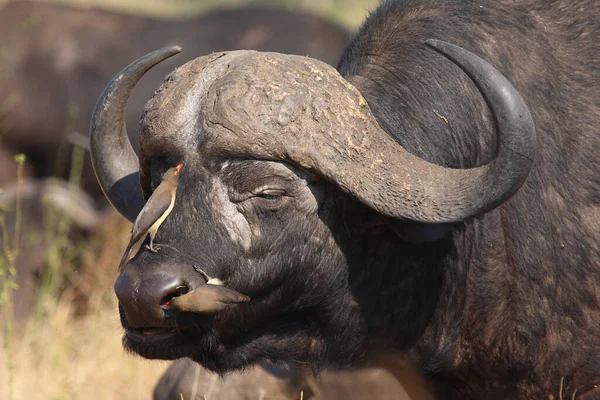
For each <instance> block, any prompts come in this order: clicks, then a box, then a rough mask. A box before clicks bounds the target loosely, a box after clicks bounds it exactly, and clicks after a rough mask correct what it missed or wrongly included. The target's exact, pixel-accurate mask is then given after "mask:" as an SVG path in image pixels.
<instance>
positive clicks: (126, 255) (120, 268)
mask: <svg viewBox="0 0 600 400" xmlns="http://www.w3.org/2000/svg"><path fill="white" fill-rule="evenodd" d="M131 248H132V246H127V249H126V250H125V253H124V254H123V257H121V262H120V263H119V272H123V267H124V266H125V263H126V262H127V261H129V256H130V255H131Z"/></svg>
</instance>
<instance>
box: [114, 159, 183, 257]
mask: <svg viewBox="0 0 600 400" xmlns="http://www.w3.org/2000/svg"><path fill="white" fill-rule="evenodd" d="M182 167H183V164H179V165H178V166H176V167H173V168H169V169H168V170H167V172H165V174H164V175H163V178H162V182H161V183H160V185H158V187H157V188H156V190H155V191H154V192H153V193H152V195H151V196H150V198H149V199H148V201H147V202H146V204H145V205H144V208H142V211H140V213H139V214H138V216H137V218H136V219H135V222H134V223H133V226H132V227H131V237H130V240H129V244H128V245H127V248H126V249H125V254H123V258H121V263H120V264H119V268H122V267H123V265H124V264H125V263H126V262H127V261H129V258H130V255H131V251H132V249H133V248H134V247H136V245H137V244H139V243H141V242H143V241H144V239H145V238H146V235H150V244H149V246H148V248H149V249H150V251H153V252H156V251H157V250H156V249H155V248H154V236H156V232H157V231H158V228H159V227H160V225H161V224H162V223H163V222H164V221H165V219H166V218H167V217H168V216H169V214H170V213H171V210H173V206H174V205H175V196H176V193H177V182H178V179H179V172H180V171H181V168H182Z"/></svg>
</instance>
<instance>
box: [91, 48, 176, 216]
mask: <svg viewBox="0 0 600 400" xmlns="http://www.w3.org/2000/svg"><path fill="white" fill-rule="evenodd" d="M180 51H181V48H180V47H179V46H172V47H167V48H164V49H161V50H157V51H154V52H152V53H150V54H147V55H145V56H144V57H141V58H140V59H138V60H136V61H134V62H133V63H131V64H130V65H128V66H127V67H125V69H123V70H122V71H121V72H120V73H119V74H118V75H117V76H116V77H115V78H114V79H113V80H112V81H111V82H110V83H109V84H108V86H107V87H106V89H104V92H102V94H101V95H100V98H99V99H98V102H97V103H96V107H95V109H94V113H93V115H92V120H91V124H90V149H91V159H92V165H93V167H94V172H95V173H96V178H97V179H98V182H99V183H100V186H101V187H102V191H103V192H104V194H105V196H106V197H107V198H108V200H109V201H110V203H111V204H112V205H113V207H114V208H115V209H116V210H117V211H119V213H121V215H123V216H124V217H125V218H127V219H128V220H129V221H131V222H133V221H135V218H136V216H137V215H138V213H139V212H140V210H141V209H142V208H143V207H144V198H143V196H142V191H141V189H140V184H139V161H138V157H137V155H136V154H135V151H134V150H133V147H132V146H131V143H130V142H129V137H128V136H127V128H126V126H125V108H126V106H127V100H128V99H129V95H130V94H131V91H132V89H133V87H134V86H135V84H136V83H137V82H138V81H139V80H140V78H141V77H142V76H143V75H144V74H145V73H146V72H147V71H148V70H149V69H150V68H152V67H153V66H155V65H156V64H158V63H159V62H161V61H163V60H165V59H167V58H169V57H171V56H173V55H175V54H177V53H179V52H180Z"/></svg>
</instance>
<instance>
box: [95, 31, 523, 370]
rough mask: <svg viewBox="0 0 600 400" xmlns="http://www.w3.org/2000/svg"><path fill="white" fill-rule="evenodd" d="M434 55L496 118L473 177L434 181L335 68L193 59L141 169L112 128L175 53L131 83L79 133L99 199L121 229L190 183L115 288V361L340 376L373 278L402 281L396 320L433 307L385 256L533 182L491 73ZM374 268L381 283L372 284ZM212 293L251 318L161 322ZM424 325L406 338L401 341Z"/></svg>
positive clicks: (169, 92)
mask: <svg viewBox="0 0 600 400" xmlns="http://www.w3.org/2000/svg"><path fill="white" fill-rule="evenodd" d="M429 45H430V46H431V47H433V48H434V49H436V50H438V51H440V52H441V53H443V54H445V55H446V56H447V57H449V58H450V59H451V60H453V61H454V62H455V63H456V64H457V65H459V66H460V67H461V68H462V69H463V70H464V71H465V73H466V74H468V75H469V76H470V77H471V79H472V80H473V81H474V82H475V83H476V84H477V86H478V88H479V90H480V91H481V93H482V95H483V96H484V97H485V99H486V100H487V102H488V104H489V107H490V109H491V110H492V113H493V115H494V117H495V120H496V128H497V137H498V143H499V150H498V153H497V155H496V157H495V158H494V159H493V160H492V161H491V162H490V163H488V164H487V165H485V166H482V167H478V168H473V169H464V170H463V169H452V168H446V167H443V166H439V165H434V164H430V163H428V162H426V161H424V160H422V159H420V158H418V157H416V156H414V155H412V154H410V153H408V152H407V151H406V150H404V149H403V148H402V146H400V145H399V144H398V143H397V142H396V141H395V140H393V139H392V138H391V137H390V135H388V134H387V133H386V132H385V131H384V130H383V129H382V128H380V126H379V125H378V123H377V120H376V119H375V117H374V116H373V115H372V113H371V111H370V109H369V105H368V104H367V102H366V101H365V100H364V98H363V97H362V96H361V93H360V92H359V91H358V90H357V89H356V88H354V87H353V86H352V85H351V84H350V83H348V82H347V81H346V80H344V78H343V77H342V76H340V75H339V74H338V72H337V71H336V70H335V69H334V68H332V67H330V66H328V65H326V64H324V63H322V62H319V61H316V60H313V59H310V58H307V57H300V56H292V55H282V54H276V53H259V52H253V51H236V52H227V53H218V54H213V55H210V56H205V57H201V58H198V59H196V60H193V61H191V62H189V63H187V64H185V65H183V66H182V67H180V68H178V69H177V70H176V71H175V72H173V73H172V74H171V75H169V76H168V77H167V78H166V80H165V82H164V83H163V85H162V86H161V88H160V89H159V90H158V91H157V93H156V94H155V96H154V98H153V99H152V100H151V101H150V102H149V103H148V104H147V106H146V109H145V111H144V116H143V119H142V137H141V139H140V157H139V160H138V157H137V156H136V154H135V153H134V152H133V150H132V147H131V145H130V143H129V139H128V136H127V133H126V132H125V128H124V126H125V125H124V118H125V106H126V102H127V99H128V96H129V94H130V92H131V90H132V88H133V86H134V85H135V84H136V82H137V81H138V79H139V78H141V76H142V75H143V74H144V73H145V72H146V71H147V70H148V69H150V68H151V67H152V66H153V65H155V64H157V63H158V62H160V61H161V60H164V59H165V58H168V57H170V56H171V55H173V54H175V53H177V52H178V51H179V49H178V48H168V49H164V50H159V51H157V52H154V53H151V54H149V55H147V56H145V57H143V58H141V59H139V60H137V61H136V62H134V63H133V64H131V65H130V66H128V67H127V68H125V69H124V70H123V71H122V72H121V73H120V74H119V75H118V76H117V77H116V78H115V79H114V80H113V81H112V82H111V83H110V84H109V86H108V87H107V88H106V90H105V91H104V93H103V94H102V96H101V98H100V100H99V101H98V104H97V106H96V110H95V113H94V116H93V119H92V125H91V150H92V157H93V164H94V168H95V171H96V175H97V177H98V180H99V181H100V183H101V186H102V188H103V190H104V192H105V194H106V196H107V197H108V198H109V200H110V201H111V203H112V204H113V205H114V206H115V208H116V209H117V210H118V211H119V212H120V213H121V214H122V215H123V216H125V217H126V218H127V219H129V220H130V221H133V220H134V219H135V217H136V215H137V214H138V212H139V211H140V209H141V208H142V207H143V205H144V199H147V198H148V196H149V195H150V194H151V193H152V191H153V189H154V188H155V187H156V186H157V185H158V184H159V183H160V181H161V177H162V175H163V174H164V172H165V171H166V170H167V169H168V168H169V167H172V166H174V165H177V164H179V163H184V164H185V170H183V171H182V173H181V176H180V179H179V186H178V189H177V190H178V194H177V200H176V203H175V206H174V208H173V211H172V213H171V214H170V215H169V217H168V218H167V220H166V221H165V222H164V223H163V225H162V226H161V228H160V230H159V232H158V234H157V236H156V243H158V244H159V248H160V251H158V252H157V253H154V252H151V251H149V250H147V249H145V248H144V247H142V249H141V250H140V252H139V253H138V254H137V255H136V256H135V257H134V258H133V259H132V260H131V261H130V262H129V263H128V264H127V265H126V266H125V268H124V270H123V272H122V274H121V275H120V277H119V278H118V280H117V282H116V284H115V289H116V292H117V295H118V297H119V300H120V312H121V318H122V323H123V326H124V327H125V329H126V333H125V337H124V345H125V346H126V347H127V348H128V349H130V350H132V351H134V352H136V353H139V354H141V355H142V356H144V357H148V358H162V359H173V358H179V357H190V358H192V359H194V360H196V361H198V362H200V363H202V364H204V365H205V366H207V367H209V368H212V369H214V370H218V371H224V370H228V369H235V368H241V367H243V366H245V365H247V364H249V363H252V362H255V361H258V360H260V359H268V360H272V361H284V362H285V361H287V362H313V363H330V364H345V363H348V362H352V361H353V360H354V359H355V358H356V357H359V356H360V349H363V348H364V346H367V345H368V342H369V340H368V338H369V337H371V336H372V335H373V334H377V333H378V330H381V329H383V328H382V327H383V326H384V323H383V322H382V321H381V320H380V321H379V322H377V323H374V322H373V319H372V317H374V316H373V315H370V311H369V307H368V304H370V303H371V304H372V303H373V302H375V303H376V302H377V300H376V299H374V298H372V296H371V294H372V293H377V290H375V291H373V288H374V287H378V286H377V285H380V284H381V279H383V280H385V279H392V278H391V277H392V275H390V276H389V277H386V275H385V274H384V273H382V272H381V271H383V270H384V265H385V264H389V263H394V262H396V263H399V265H398V266H397V269H396V270H395V271H393V272H390V274H392V273H393V279H394V280H397V282H398V285H397V288H396V290H398V292H399V293H402V292H403V291H404V292H405V293H406V296H405V297H406V298H405V300H406V303H405V304H397V306H396V308H397V309H398V310H399V311H398V312H399V313H402V311H401V310H400V309H403V307H405V308H406V309H407V310H408V309H414V308H415V307H417V308H418V307H421V308H423V309H426V308H427V307H426V306H425V305H426V304H427V303H428V302H432V301H435V299H429V298H427V296H426V294H425V293H420V292H419V291H417V290H414V288H413V286H412V285H413V284H416V283H415V282H419V284H421V283H422V282H425V281H427V280H428V279H429V280H430V281H429V284H431V285H436V284H439V280H438V279H437V278H436V277H429V276H428V274H429V273H428V271H426V270H425V269H424V268H412V267H410V265H402V261H401V260H399V259H398V258H395V256H394V255H395V254H397V253H398V251H404V252H405V253H406V254H409V255H410V252H411V251H414V248H413V247H411V246H417V245H416V244H411V242H423V241H427V240H440V239H441V238H443V237H444V236H445V234H446V233H448V231H449V230H451V229H453V228H452V227H453V226H454V224H456V223H460V222H461V221H465V220H467V219H470V218H473V217H475V216H478V215H480V214H482V213H485V212H487V211H489V210H491V209H493V208H495V207H497V206H499V205H500V204H501V203H503V202H504V201H505V200H507V199H508V198H509V197H510V196H511V195H512V194H514V193H515V192H516V191H517V190H518V188H519V187H520V186H521V185H522V183H523V182H524V180H525V178H526V177H527V175H528V173H529V170H530V167H531V159H532V153H533V145H534V129H533V123H532V120H531V116H530V115H529V111H528V109H527V107H526V106H525V104H524V103H523V101H522V99H521V97H520V96H519V94H518V93H517V92H516V90H515V89H514V88H513V87H512V85H511V84H510V83H509V82H508V81H507V80H506V79H505V78H504V77H503V76H501V75H500V73H499V72H498V71H496V70H495V69H494V68H493V67H491V66H490V65H489V64H487V63H486V62H484V61H483V60H481V59H479V58H478V57H476V56H475V55H473V54H471V53H469V52H467V51H465V50H463V49H461V48H459V47H456V46H453V45H450V44H448V43H444V42H439V41H430V42H429ZM431 51H433V50H431ZM474 134H477V133H476V132H474ZM412 232H415V234H414V236H413V235H412ZM423 232H425V234H423ZM429 232H434V233H431V234H430V233H429ZM391 236H394V237H395V238H396V239H398V237H401V239H400V240H399V241H397V242H394V243H399V245H394V246H390V245H389V243H391V242H390V241H389V240H387V239H386V238H389V237H391ZM398 247H399V248H398ZM386 254H388V255H389V256H388V255H386ZM378 268H379V275H378V278H377V279H379V281H378V283H377V282H373V281H372V280H370V275H369V274H374V272H373V271H377V270H378ZM385 268H387V267H385ZM368 271H371V272H368ZM207 276H208V277H214V278H218V279H220V280H221V281H222V282H223V283H224V285H225V286H226V287H228V288H231V289H234V290H236V291H238V292H240V293H243V294H245V295H247V296H249V297H250V298H251V301H250V302H247V303H242V304H238V305H237V306H235V307H232V308H227V309H225V310H223V311H220V312H218V313H216V314H214V315H206V314H198V313H190V312H180V311H179V310H177V309H172V308H170V307H165V306H164V305H165V304H166V303H167V302H169V301H170V299H172V298H173V297H175V296H179V295H182V294H184V293H186V292H189V291H193V290H196V289H197V288H199V287H200V286H201V285H204V284H205V283H206V279H207V278H206V277H207ZM369 293H371V294H369ZM423 318H426V317H423ZM423 318H420V319H415V320H413V321H411V323H412V324H413V325H414V328H411V329H412V330H413V331H415V332H416V331H419V329H421V328H422V326H423V321H422V319H423Z"/></svg>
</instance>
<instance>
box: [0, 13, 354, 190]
mask: <svg viewBox="0 0 600 400" xmlns="http://www.w3.org/2000/svg"><path fill="white" fill-rule="evenodd" d="M348 37H349V34H348V33H347V31H345V30H344V29H342V28H341V27H339V26H337V25H335V24H332V23H330V22H327V21H325V20H323V19H321V18H318V17H316V16H312V15H308V14H301V13H293V12H288V11H284V10H277V9H258V8H245V9H232V10H223V11H217V12H213V13H211V14H208V15H203V16H200V17H196V18H191V19H185V20H161V19H155V18H144V17H138V16H133V15H126V14H119V13H115V12H108V11H100V10H93V9H80V8H75V7H69V6H66V5H58V4H50V3H37V2H14V3H8V4H7V5H5V6H4V7H3V8H2V9H0V186H2V185H3V184H5V183H7V182H11V181H13V180H15V176H16V165H15V163H14V161H13V156H14V154H16V153H25V154H26V155H27V159H28V162H27V164H26V169H25V173H26V174H28V175H32V176H35V177H47V176H60V177H67V176H68V171H69V169H70V161H71V155H70V154H71V153H70V148H71V147H70V144H73V143H74V144H79V145H81V146H87V140H86V139H85V135H87V131H88V128H89V121H90V117H91V114H92V110H93V108H94V105H95V102H96V99H97V98H98V95H99V93H101V92H102V89H103V88H104V87H105V86H106V84H107V83H108V81H110V79H111V78H112V77H113V76H114V75H115V74H116V73H117V72H118V71H119V70H120V69H121V68H122V66H123V64H126V63H127V62H128V61H129V60H131V59H132V58H137V57H139V56H141V55H143V54H145V53H147V52H149V51H151V50H153V49H155V48H157V47H161V46H166V45H172V44H178V45H181V46H182V47H183V48H184V49H185V50H184V53H183V54H182V57H183V59H184V60H191V59H193V58H195V57H198V56H200V55H204V54H209V53H211V52H214V51H221V50H234V49H257V50H262V51H276V52H282V53H290V54H300V55H306V56H310V57H313V58H317V59H320V60H323V61H325V62H328V63H330V64H334V63H335V62H337V60H338V58H339V56H340V55H341V53H342V50H343V47H344V45H345V44H346V42H347V40H348ZM175 65H176V64H175V62H166V63H164V65H160V66H159V67H157V68H156V69H155V70H153V71H152V72H151V73H149V74H148V76H147V77H144V80H143V81H142V82H141V84H140V85H139V86H138V87H137V88H136V91H135V93H134V94H133V97H132V100H131V103H130V107H129V110H130V111H129V112H128V113H127V125H128V127H129V131H130V132H132V136H131V138H132V141H133V143H134V146H135V143H137V140H136V138H137V132H138V125H139V120H140V110H141V109H142V107H143V105H144V103H145V102H146V100H147V99H148V98H149V97H150V96H151V95H152V93H153V92H154V90H156V88H157V87H158V85H159V83H160V82H161V81H162V79H163V78H164V76H165V75H167V74H168V73H169V72H171V71H172V70H173V68H174V67H175ZM82 136H83V138H84V139H83V140H82V139H81V137H82ZM69 143H70V144H69ZM82 186H83V188H84V189H85V190H86V191H87V192H89V193H90V194H92V196H93V197H94V198H98V197H99V196H100V195H101V192H100V190H99V187H98V185H97V183H96V180H95V177H94V175H93V171H92V169H91V166H90V164H89V162H88V161H86V162H85V165H84V168H83V183H82Z"/></svg>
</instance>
